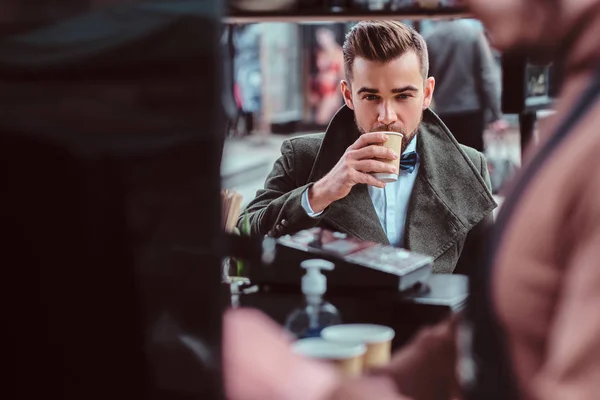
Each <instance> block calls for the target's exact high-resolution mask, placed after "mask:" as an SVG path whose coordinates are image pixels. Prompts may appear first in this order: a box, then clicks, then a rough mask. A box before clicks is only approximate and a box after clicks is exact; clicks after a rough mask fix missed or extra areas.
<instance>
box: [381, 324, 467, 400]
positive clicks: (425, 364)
mask: <svg viewBox="0 0 600 400" xmlns="http://www.w3.org/2000/svg"><path fill="white" fill-rule="evenodd" d="M455 331H456V321H455V320H454V319H453V320H449V321H445V322H442V323H440V324H438V325H436V326H434V327H428V328H425V329H423V330H421V331H420V332H419V333H418V334H417V335H416V336H415V338H414V339H413V340H412V341H411V342H410V343H408V344H407V345H406V346H404V347H403V348H402V349H401V350H399V351H398V352H397V353H396V354H395V355H394V356H393V358H392V361H391V363H390V364H389V365H387V366H386V367H384V368H381V369H379V370H375V371H373V374H375V375H383V376H388V377H391V379H392V380H393V381H394V382H395V383H396V385H397V387H398V390H399V392H400V393H401V394H402V395H404V396H407V397H409V398H410V399H414V400H450V399H457V398H459V397H460V388H459V383H458V379H457V376H456V357H457V354H456V344H455Z"/></svg>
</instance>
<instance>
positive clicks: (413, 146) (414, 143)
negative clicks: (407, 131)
mask: <svg viewBox="0 0 600 400" xmlns="http://www.w3.org/2000/svg"><path fill="white" fill-rule="evenodd" d="M418 137H419V134H418V133H417V134H416V135H415V137H414V138H413V140H411V141H410V143H409V144H408V146H406V150H404V153H402V154H408V153H410V152H411V151H414V152H416V151H417V140H418Z"/></svg>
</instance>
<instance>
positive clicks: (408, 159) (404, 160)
mask: <svg viewBox="0 0 600 400" xmlns="http://www.w3.org/2000/svg"><path fill="white" fill-rule="evenodd" d="M418 159H419V156H418V155H417V153H416V152H415V151H411V152H410V153H406V154H402V157H400V169H401V170H402V171H406V172H407V173H409V174H412V172H413V171H414V170H415V168H416V166H417V161H418Z"/></svg>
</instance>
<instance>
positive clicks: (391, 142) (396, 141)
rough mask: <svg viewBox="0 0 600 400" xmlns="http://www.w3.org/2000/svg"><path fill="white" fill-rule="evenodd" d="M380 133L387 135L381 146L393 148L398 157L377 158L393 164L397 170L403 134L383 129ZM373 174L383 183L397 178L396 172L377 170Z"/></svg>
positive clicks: (394, 180) (398, 168)
mask: <svg viewBox="0 0 600 400" xmlns="http://www.w3.org/2000/svg"><path fill="white" fill-rule="evenodd" d="M381 133H384V134H386V135H387V137H388V140H387V141H386V142H385V143H382V144H381V146H383V147H387V148H388V149H391V150H393V151H394V152H395V153H396V154H398V158H397V159H395V160H388V159H385V160H384V159H379V161H381V162H383V163H385V164H388V165H393V166H394V167H396V171H399V170H400V155H401V153H402V139H403V138H404V135H403V134H401V133H399V132H392V131H385V132H381ZM373 176H374V177H375V178H377V179H379V180H380V181H382V182H385V183H390V182H396V181H397V180H398V174H393V173H386V172H379V173H374V174H373Z"/></svg>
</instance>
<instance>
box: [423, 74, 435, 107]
mask: <svg viewBox="0 0 600 400" xmlns="http://www.w3.org/2000/svg"><path fill="white" fill-rule="evenodd" d="M434 89H435V79H434V78H433V77H429V78H427V80H425V97H424V98H423V110H424V109H426V108H428V107H429V106H430V105H431V100H433V90H434Z"/></svg>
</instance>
